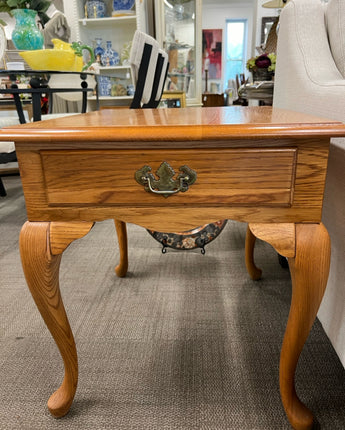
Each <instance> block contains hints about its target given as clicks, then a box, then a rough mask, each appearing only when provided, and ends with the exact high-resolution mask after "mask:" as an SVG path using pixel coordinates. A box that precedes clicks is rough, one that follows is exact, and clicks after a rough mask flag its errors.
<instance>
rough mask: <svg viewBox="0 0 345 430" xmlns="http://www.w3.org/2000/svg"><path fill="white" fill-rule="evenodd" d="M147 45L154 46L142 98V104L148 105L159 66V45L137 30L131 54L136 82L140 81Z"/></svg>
mask: <svg viewBox="0 0 345 430" xmlns="http://www.w3.org/2000/svg"><path fill="white" fill-rule="evenodd" d="M145 43H146V44H148V45H151V46H152V51H151V56H150V61H149V67H148V70H147V76H146V81H145V86H144V91H143V95H142V98H141V101H142V103H148V102H149V100H150V98H151V93H152V87H153V81H154V77H155V71H156V65H157V57H158V52H159V44H158V42H157V41H156V40H155V39H154V38H153V37H151V36H149V35H148V34H145V33H143V32H141V31H139V30H136V32H135V33H134V36H133V41H132V49H131V54H130V63H131V68H132V73H133V76H134V80H135V82H137V81H138V73H139V68H140V63H141V59H142V56H143V52H144V46H145Z"/></svg>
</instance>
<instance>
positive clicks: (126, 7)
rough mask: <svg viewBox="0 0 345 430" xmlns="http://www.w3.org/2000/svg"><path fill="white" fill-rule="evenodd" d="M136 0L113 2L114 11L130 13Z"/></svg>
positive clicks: (116, 0) (114, 0)
mask: <svg viewBox="0 0 345 430" xmlns="http://www.w3.org/2000/svg"><path fill="white" fill-rule="evenodd" d="M134 3H135V0H113V9H114V11H115V12H117V11H127V12H129V11H130V10H131V9H132V7H133V6H134Z"/></svg>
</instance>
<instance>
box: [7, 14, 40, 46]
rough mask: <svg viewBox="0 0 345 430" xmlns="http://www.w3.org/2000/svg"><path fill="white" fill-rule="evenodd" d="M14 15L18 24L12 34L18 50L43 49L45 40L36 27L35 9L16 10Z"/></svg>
mask: <svg viewBox="0 0 345 430" xmlns="http://www.w3.org/2000/svg"><path fill="white" fill-rule="evenodd" d="M12 14H13V16H14V17H15V19H16V24H15V27H14V29H13V32H12V42H13V43H14V46H15V47H16V48H17V49H20V50H34V49H42V48H43V43H44V38H43V34H42V33H41V31H40V30H39V29H38V27H37V25H36V21H35V18H36V15H37V12H36V11H35V10H33V9H14V10H12Z"/></svg>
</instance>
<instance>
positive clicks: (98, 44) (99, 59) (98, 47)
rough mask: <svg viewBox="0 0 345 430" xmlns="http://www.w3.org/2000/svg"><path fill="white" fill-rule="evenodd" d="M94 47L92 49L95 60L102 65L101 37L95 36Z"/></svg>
mask: <svg viewBox="0 0 345 430" xmlns="http://www.w3.org/2000/svg"><path fill="white" fill-rule="evenodd" d="M95 41H96V48H95V49H94V50H93V52H94V54H95V59H96V62H97V63H99V64H100V65H101V66H102V55H103V54H104V49H103V47H102V38H101V37H96V38H95Z"/></svg>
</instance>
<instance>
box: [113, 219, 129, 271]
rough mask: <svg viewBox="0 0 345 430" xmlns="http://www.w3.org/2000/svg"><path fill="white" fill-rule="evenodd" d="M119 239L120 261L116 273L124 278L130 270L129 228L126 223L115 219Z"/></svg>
mask: <svg viewBox="0 0 345 430" xmlns="http://www.w3.org/2000/svg"><path fill="white" fill-rule="evenodd" d="M114 223H115V228H116V233H117V239H118V242H119V251H120V261H119V264H118V265H117V266H116V267H115V273H116V274H117V276H118V277H120V278H123V277H125V276H126V274H127V270H128V244H127V228H126V223H125V222H123V221H119V220H117V219H114Z"/></svg>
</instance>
